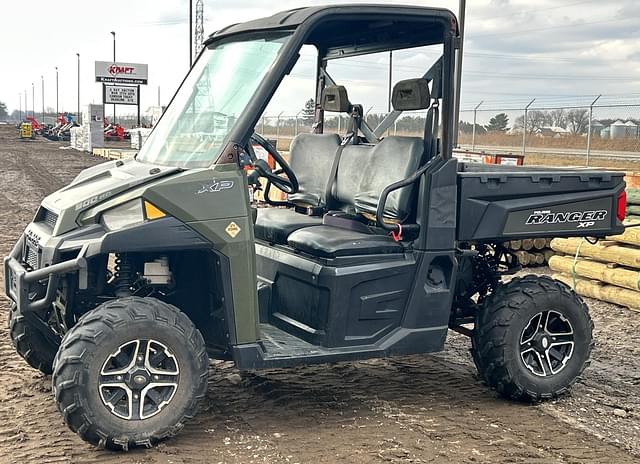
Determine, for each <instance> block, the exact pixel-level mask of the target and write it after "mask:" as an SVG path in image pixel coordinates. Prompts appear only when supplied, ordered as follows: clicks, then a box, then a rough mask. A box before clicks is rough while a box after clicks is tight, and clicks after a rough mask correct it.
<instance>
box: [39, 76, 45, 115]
mask: <svg viewBox="0 0 640 464" xmlns="http://www.w3.org/2000/svg"><path fill="white" fill-rule="evenodd" d="M40 79H41V80H42V124H44V76H40Z"/></svg>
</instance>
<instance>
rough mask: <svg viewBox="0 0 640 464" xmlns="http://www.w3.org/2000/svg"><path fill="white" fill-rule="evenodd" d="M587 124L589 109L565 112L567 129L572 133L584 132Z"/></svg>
mask: <svg viewBox="0 0 640 464" xmlns="http://www.w3.org/2000/svg"><path fill="white" fill-rule="evenodd" d="M588 126H589V111H588V110H586V109H577V110H571V111H569V112H568V113H567V129H569V130H570V131H571V133H572V134H574V135H578V134H584V133H586V131H587V127H588Z"/></svg>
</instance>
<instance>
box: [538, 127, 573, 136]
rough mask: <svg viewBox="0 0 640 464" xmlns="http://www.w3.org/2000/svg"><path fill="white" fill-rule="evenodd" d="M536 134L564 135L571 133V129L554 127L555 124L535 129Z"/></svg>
mask: <svg viewBox="0 0 640 464" xmlns="http://www.w3.org/2000/svg"><path fill="white" fill-rule="evenodd" d="M536 135H539V136H540V137H555V138H558V137H566V136H567V135H571V131H570V130H569V129H565V128H564V127H556V126H545V127H541V128H540V129H538V130H537V131H536Z"/></svg>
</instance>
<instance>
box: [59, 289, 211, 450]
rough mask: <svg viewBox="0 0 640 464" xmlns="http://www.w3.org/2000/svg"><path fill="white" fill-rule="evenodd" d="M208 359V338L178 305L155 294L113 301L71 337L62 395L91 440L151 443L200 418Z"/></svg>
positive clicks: (63, 359) (63, 407) (66, 411)
mask: <svg viewBox="0 0 640 464" xmlns="http://www.w3.org/2000/svg"><path fill="white" fill-rule="evenodd" d="M208 364H209V359H208V356H207V353H206V349H205V344H204V340H203V338H202V335H201V334H200V332H199V331H198V329H196V327H195V326H194V325H193V323H192V322H191V320H190V319H189V318H188V317H187V316H186V315H185V314H184V313H182V312H180V311H179V310H178V309H177V308H175V307H173V306H171V305H169V304H166V303H163V302H161V301H159V300H156V299H153V298H134V297H132V298H123V299H119V300H114V301H111V302H108V303H105V304H103V305H101V306H99V307H98V308H96V309H94V310H93V311H91V312H89V313H87V314H86V315H85V316H83V317H82V318H81V319H80V320H79V321H78V323H77V324H76V325H75V326H74V327H73V329H71V330H70V331H69V332H68V333H67V335H65V337H64V339H63V341H62V345H61V347H60V350H59V352H58V355H57V357H56V360H55V364H54V373H53V387H54V393H55V399H56V403H57V405H58V409H59V410H60V412H61V413H62V414H63V416H64V420H65V422H66V423H67V425H68V426H69V428H71V430H73V431H74V432H77V433H78V434H79V435H80V437H81V438H83V439H84V440H85V441H88V442H89V443H92V444H94V445H97V446H100V447H105V448H111V449H119V450H127V449H129V448H131V447H135V446H146V447H150V446H152V445H153V444H155V443H157V442H158V441H160V440H162V439H164V438H166V437H169V436H172V435H174V434H175V433H177V432H178V431H179V430H180V429H181V428H182V426H183V425H184V423H185V422H186V421H187V420H188V419H190V418H191V417H193V416H194V415H195V413H196V410H197V407H198V405H199V403H200V401H201V399H202V398H203V397H204V395H205V393H206V388H207V373H208Z"/></svg>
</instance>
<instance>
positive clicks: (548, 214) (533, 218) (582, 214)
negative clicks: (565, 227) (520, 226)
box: [526, 209, 608, 229]
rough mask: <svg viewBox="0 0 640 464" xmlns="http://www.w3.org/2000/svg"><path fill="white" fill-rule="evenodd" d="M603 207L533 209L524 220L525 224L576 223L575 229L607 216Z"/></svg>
mask: <svg viewBox="0 0 640 464" xmlns="http://www.w3.org/2000/svg"><path fill="white" fill-rule="evenodd" d="M607 214H608V211H606V210H604V209H600V210H594V211H575V212H562V213H557V212H553V211H549V210H547V211H534V213H533V214H531V215H530V216H529V218H528V219H527V221H526V224H527V225H542V224H567V223H576V224H577V225H576V228H577V229H587V228H589V227H593V226H595V225H596V222H597V221H602V220H604V219H605V218H606V217H607Z"/></svg>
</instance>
